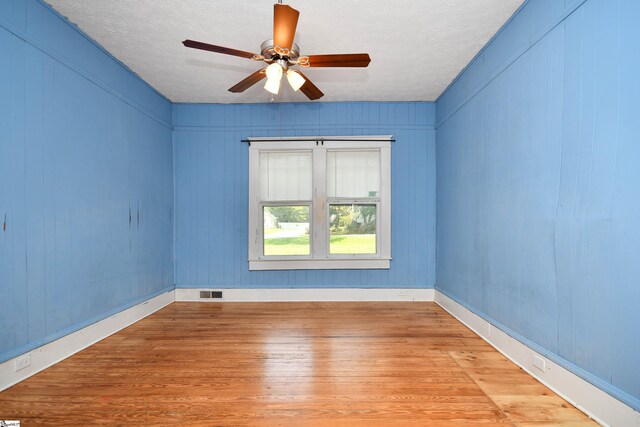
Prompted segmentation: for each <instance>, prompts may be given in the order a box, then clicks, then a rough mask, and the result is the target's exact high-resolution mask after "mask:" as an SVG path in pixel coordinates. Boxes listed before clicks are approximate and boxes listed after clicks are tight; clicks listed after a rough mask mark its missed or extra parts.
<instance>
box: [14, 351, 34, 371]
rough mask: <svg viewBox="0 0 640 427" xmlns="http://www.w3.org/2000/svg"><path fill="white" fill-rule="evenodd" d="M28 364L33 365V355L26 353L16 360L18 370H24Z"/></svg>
mask: <svg viewBox="0 0 640 427" xmlns="http://www.w3.org/2000/svg"><path fill="white" fill-rule="evenodd" d="M27 366H31V355H30V354H25V355H22V356H20V357H18V358H17V359H16V360H15V368H16V372H18V371H21V370H23V369H24V368H26V367H27Z"/></svg>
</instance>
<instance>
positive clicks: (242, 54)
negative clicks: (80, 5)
mask: <svg viewBox="0 0 640 427" xmlns="http://www.w3.org/2000/svg"><path fill="white" fill-rule="evenodd" d="M182 44H183V45H185V46H186V47H190V48H192V49H200V50H207V51H209V52H216V53H223V54H225V55H233V56H239V57H241V58H247V59H253V58H254V57H259V55H255V54H253V53H251V52H245V51H244V50H237V49H230V48H228V47H223V46H216V45H213V44H208V43H202V42H197V41H194V40H185V41H183V42H182Z"/></svg>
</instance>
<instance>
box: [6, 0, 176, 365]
mask: <svg viewBox="0 0 640 427" xmlns="http://www.w3.org/2000/svg"><path fill="white" fill-rule="evenodd" d="M172 167H173V166H172V151H171V104H170V103H169V102H168V101H167V100H166V99H164V98H163V97H161V96H160V95H158V94H157V93H156V92H155V91H154V90H152V89H151V88H150V87H149V86H148V85H146V84H145V83H144V82H142V81H141V80H140V79H138V78H137V77H135V76H134V75H133V74H132V73H131V72H130V71H129V70H127V69H126V68H124V67H123V66H122V65H121V64H119V63H118V62H117V61H115V60H114V59H113V58H112V57H110V56H108V55H107V54H106V53H105V52H104V51H103V50H102V49H101V48H99V47H98V46H97V45H95V44H94V43H93V42H91V41H90V40H88V39H87V38H86V37H85V36H83V35H82V34H81V33H80V32H78V31H77V30H76V29H75V28H73V27H72V26H70V25H69V24H68V22H67V21H66V20H64V19H62V18H61V17H60V16H58V15H57V14H56V13H54V12H53V11H52V10H51V9H50V8H49V7H48V6H46V5H43V4H42V3H40V2H38V1H35V0H11V1H9V0H3V1H2V2H0V301H2V304H1V305H2V307H1V308H0V361H4V360H6V359H8V358H11V357H13V356H15V355H18V354H20V353H23V352H25V351H28V350H30V349H33V348H34V347H37V346H38V345H41V344H43V343H46V342H48V341H51V340H53V339H55V338H58V337H60V336H63V335H65V334H67V333H69V332H71V331H73V330H76V329H79V328H80V327H83V326H86V325H88V324H90V323H93V322H95V321H96V320H99V319H102V318H104V317H106V316H108V315H110V314H113V313H115V312H117V311H120V310H121V309H123V308H125V307H127V306H130V305H132V304H134V303H136V302H138V301H140V300H143V299H147V298H148V297H150V296H152V295H154V294H157V293H159V292H161V291H162V290H163V289H166V288H168V287H171V286H172V283H173V269H172V227H173V226H172V211H171V210H172V202H173V173H172ZM129 210H131V215H132V221H131V224H130V223H129ZM5 219H6V225H5ZM5 227H6V229H5Z"/></svg>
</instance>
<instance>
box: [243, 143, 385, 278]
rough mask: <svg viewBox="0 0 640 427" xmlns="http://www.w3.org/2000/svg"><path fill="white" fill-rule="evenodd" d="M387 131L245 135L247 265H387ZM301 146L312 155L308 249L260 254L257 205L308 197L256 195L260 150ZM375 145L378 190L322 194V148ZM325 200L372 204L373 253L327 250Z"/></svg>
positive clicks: (258, 267)
mask: <svg viewBox="0 0 640 427" xmlns="http://www.w3.org/2000/svg"><path fill="white" fill-rule="evenodd" d="M391 140H392V136H390V135H388V136H387V135H385V136H366V137H364V136H361V137H338V136H331V137H292V138H278V139H277V140H275V139H274V138H248V141H249V233H248V234H249V270H316V269H388V268H390V263H391ZM298 150H300V151H305V150H311V151H312V155H313V161H312V164H313V171H312V173H313V180H312V182H313V184H312V185H313V191H312V200H311V203H310V204H311V209H310V216H311V218H310V228H311V231H312V232H311V234H310V236H309V237H310V239H309V244H310V247H311V249H310V253H311V254H310V255H309V256H306V255H295V256H273V255H266V256H265V255H264V254H263V253H264V240H263V239H264V230H263V227H264V224H263V207H264V206H265V205H269V206H272V205H287V206H297V205H308V204H309V201H295V200H291V201H286V202H284V201H283V202H268V201H264V202H263V201H262V200H261V197H260V152H261V151H298ZM354 150H368V151H371V150H380V194H379V196H378V197H371V198H328V197H327V191H326V181H327V177H326V174H327V151H354ZM329 204H368V205H376V253H375V254H333V255H332V254H330V253H329V239H330V232H329V229H328V224H329Z"/></svg>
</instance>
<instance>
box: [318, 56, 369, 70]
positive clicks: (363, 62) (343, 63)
mask: <svg viewBox="0 0 640 427" xmlns="http://www.w3.org/2000/svg"><path fill="white" fill-rule="evenodd" d="M308 58H309V67H367V66H369V63H370V62H371V58H370V57H369V54H368V53H345V54H337V55H309V56H308Z"/></svg>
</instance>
